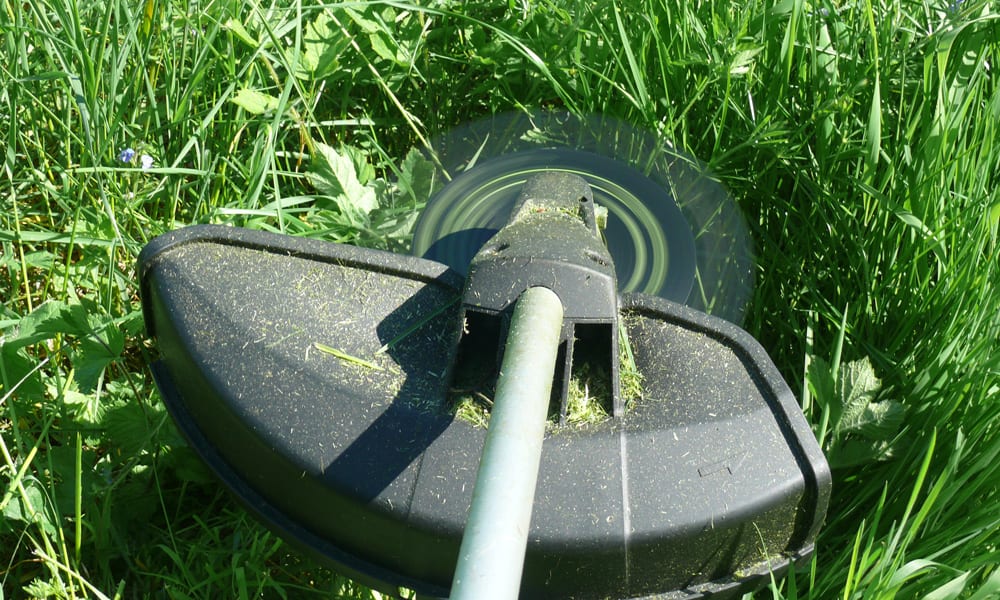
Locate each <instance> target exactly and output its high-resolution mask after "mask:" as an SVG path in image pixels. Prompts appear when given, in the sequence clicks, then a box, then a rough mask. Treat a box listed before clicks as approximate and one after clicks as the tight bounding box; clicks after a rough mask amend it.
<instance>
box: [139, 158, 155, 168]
mask: <svg viewBox="0 0 1000 600" xmlns="http://www.w3.org/2000/svg"><path fill="white" fill-rule="evenodd" d="M139 163H140V164H141V165H142V170H143V171H146V170H148V169H152V168H153V157H152V156H150V155H148V154H143V155H142V156H140V157H139Z"/></svg>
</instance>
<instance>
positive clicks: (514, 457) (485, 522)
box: [451, 287, 563, 600]
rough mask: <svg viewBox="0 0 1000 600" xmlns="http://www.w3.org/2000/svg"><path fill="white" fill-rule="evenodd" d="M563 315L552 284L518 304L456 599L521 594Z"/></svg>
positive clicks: (453, 588) (464, 541)
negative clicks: (551, 287) (519, 592)
mask: <svg viewBox="0 0 1000 600" xmlns="http://www.w3.org/2000/svg"><path fill="white" fill-rule="evenodd" d="M562 318H563V306H562V303H561V302H560V301H559V296H557V295H556V294H555V292H553V291H552V290H549V289H548V288H543V287H533V288H529V289H528V290H526V291H525V292H524V293H523V294H521V296H520V298H518V300H517V304H516V305H515V307H514V314H513V316H512V317H511V324H510V333H508V335H507V342H506V348H505V350H504V358H503V364H502V365H501V367H500V375H499V376H498V378H497V390H496V397H495V398H494V400H493V411H492V414H491V415H490V428H489V431H488V433H487V434H486V444H485V446H484V448H483V456H482V458H481V459H480V462H479V471H478V473H477V475H476V487H475V489H474V490H473V493H472V506H471V508H470V509H469V519H468V522H467V523H466V526H465V534H464V536H463V537H462V547H461V550H460V551H459V557H458V564H457V566H456V567H455V578H454V580H453V581H452V586H451V598H452V600H473V599H475V600H483V599H496V600H501V599H515V598H517V596H518V590H519V589H520V586H521V570H522V569H523V567H524V553H525V547H526V545H527V541H528V530H529V526H530V524H531V508H532V505H533V504H534V499H535V483H536V481H537V479H538V465H539V462H540V461H541V456H542V439H543V438H544V436H545V421H546V416H547V414H548V406H549V396H550V393H551V391H552V377H553V373H554V372H555V364H556V354H557V352H558V350H559V334H560V331H561V329H562Z"/></svg>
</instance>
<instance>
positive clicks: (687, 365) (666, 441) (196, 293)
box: [139, 226, 830, 598]
mask: <svg viewBox="0 0 1000 600" xmlns="http://www.w3.org/2000/svg"><path fill="white" fill-rule="evenodd" d="M139 272H140V278H141V293H142V299H143V306H144V310H145V315H146V324H147V329H148V332H149V334H150V335H151V336H152V337H154V338H155V340H156V343H157V347H158V349H159V352H160V358H159V360H158V361H157V362H156V363H155V364H154V366H153V371H154V375H155V378H156V381H157V384H158V386H159V388H160V390H161V392H162V394H163V397H164V401H165V403H166V405H167V408H168V409H169V411H170V413H171V414H172V416H173V417H174V419H175V420H176V422H177V424H178V426H179V428H180V429H181V430H182V432H183V433H184V434H185V435H186V436H187V438H188V440H189V441H190V442H191V444H192V446H193V447H194V448H195V450H196V451H197V452H199V453H200V455H201V456H202V458H203V459H204V460H205V461H206V462H207V463H208V464H209V465H210V467H211V468H212V469H213V470H214V471H215V473H216V474H217V475H218V476H219V477H220V478H221V479H222V481H223V482H224V483H225V484H226V485H227V486H228V487H229V488H230V489H231V490H232V491H233V492H234V493H235V495H236V496H237V497H239V498H240V499H241V500H242V501H243V502H244V503H245V504H246V505H247V506H248V508H249V509H250V510H251V511H252V512H254V513H256V514H257V515H258V516H259V517H260V518H261V519H262V520H263V521H264V522H265V523H267V524H268V525H269V526H270V527H271V528H273V529H275V530H276V531H277V532H279V533H280V534H281V535H282V536H283V537H285V538H286V539H289V540H290V541H292V542H294V543H295V544H297V545H298V546H300V547H302V548H305V549H307V550H309V551H310V552H312V553H313V554H314V555H316V556H318V557H320V558H321V559H323V560H325V561H327V562H328V563H330V564H332V565H333V566H334V567H335V568H337V569H339V570H341V571H342V572H345V573H346V574H348V575H350V576H352V577H354V578H357V579H359V580H362V581H365V582H368V583H370V584H372V585H374V586H377V587H382V588H383V589H386V588H388V589H390V590H391V589H393V588H395V587H396V586H406V587H409V588H411V589H414V590H417V591H418V592H421V593H424V594H428V595H437V596H445V595H447V593H448V587H449V585H450V582H451V576H452V572H453V569H454V565H455V561H456V558H457V555H458V548H459V544H460V542H461V536H462V530H463V527H464V523H465V518H466V513H467V511H468V507H469V503H470V500H471V494H472V487H473V483H474V481H475V475H476V468H477V466H478V462H479V456H480V453H481V450H482V444H483V440H484V437H485V431H484V430H482V429H476V428H473V427H472V426H471V425H469V424H467V423H465V422H462V421H457V420H454V419H453V417H452V416H451V415H450V414H449V411H448V407H447V406H446V403H447V390H448V385H449V380H450V377H451V372H450V369H451V365H452V364H453V363H454V352H455V347H456V343H457V339H458V333H459V332H460V327H461V323H459V322H458V321H459V319H458V311H459V299H460V295H461V290H462V283H463V282H462V279H461V278H460V277H459V276H457V275H456V274H455V273H454V272H452V271H450V270H448V269H447V268H446V267H444V266H443V265H440V264H438V263H434V262H431V261H427V260H423V259H419V258H414V257H409V256H400V255H395V254H389V253H385V252H379V251H373V250H363V249H359V248H354V247H350V246H343V245H337V244H330V243H324V242H318V241H315V240H306V239H300V238H291V237H286V236H278V235H273V234H265V233H259V232H251V231H246V230H238V229H233V228H226V227H212V226H202V227H193V228H189V229H184V230H180V231H177V232H174V233H171V234H168V235H165V236H162V237H160V238H157V239H156V240H154V241H153V242H152V243H150V245H149V246H147V247H146V248H145V250H144V251H143V253H142V255H141V257H140V265H139ZM621 310H622V324H623V326H625V327H626V328H627V330H628V333H629V336H630V337H631V343H632V348H633V351H634V353H635V357H636V360H637V364H638V367H639V370H640V371H641V372H642V374H643V375H644V378H645V384H644V398H643V399H642V400H640V401H639V402H637V403H636V405H635V406H634V407H633V408H632V409H631V410H630V411H629V412H627V413H626V414H625V415H624V416H623V417H621V418H619V419H614V420H610V421H608V422H606V423H604V424H601V425H598V426H593V427H590V428H587V429H576V428H569V427H566V428H561V429H560V428H556V429H555V430H553V431H552V432H551V433H550V434H548V435H547V437H546V440H545V445H544V449H543V456H542V465H541V470H540V473H539V481H538V486H537V491H536V498H535V508H534V513H533V517H532V531H531V534H530V536H529V544H528V549H527V556H526V559H525V570H524V576H523V579H522V597H525V598H543V597H551V598H605V597H640V596H647V595H652V594H663V593H665V594H666V596H665V597H668V598H671V597H676V598H692V597H701V596H705V595H713V594H723V595H728V594H730V593H732V594H736V593H740V592H742V591H744V590H746V589H748V588H749V587H751V586H754V585H759V584H760V583H763V582H764V581H765V577H766V576H767V573H768V572H769V571H768V570H769V568H770V569H773V570H774V571H776V572H781V571H783V570H784V569H785V568H786V567H787V566H788V564H789V562H790V561H792V560H797V559H800V558H802V557H805V556H807V555H808V554H809V553H811V551H812V544H813V541H814V539H815V536H816V533H817V531H818V528H819V526H820V524H821V522H822V520H823V518H824V515H825V512H826V507H827V502H828V499H829V492H830V473H829V470H828V467H827V465H826V462H825V460H824V459H823V456H822V454H821V452H820V450H819V447H818V446H817V444H816V442H815V439H814V437H813V434H812V432H811V431H810V429H809V427H808V424H807V423H806V421H805V419H804V418H803V416H802V414H801V412H800V410H799V408H798V406H797V404H796V401H795V398H794V397H793V395H792V393H791V392H790V390H789V389H788V387H787V385H786V384H785V383H784V382H783V381H782V379H781V377H780V376H779V374H778V372H777V370H776V369H775V368H774V366H773V365H772V364H771V362H770V360H769V359H768V357H767V356H766V354H765V353H764V351H763V349H762V348H761V347H760V346H759V344H757V342H756V341H754V340H753V339H752V338H751V337H750V336H749V335H748V334H746V333H745V332H743V331H742V330H740V329H738V328H737V327H735V326H733V325H731V324H729V323H727V322H725V321H722V320H719V319H715V318H712V317H708V316H706V315H703V314H701V313H697V312H695V311H692V310H690V309H687V308H685V307H682V306H679V305H676V304H673V303H670V302H667V301H665V300H661V299H658V298H653V297H649V296H643V295H627V296H625V297H623V298H622V304H621Z"/></svg>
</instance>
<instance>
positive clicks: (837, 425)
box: [0, 0, 1000, 600]
mask: <svg viewBox="0 0 1000 600" xmlns="http://www.w3.org/2000/svg"><path fill="white" fill-rule="evenodd" d="M998 68H1000V19H998V13H997V12H996V8H995V6H994V5H993V3H990V2H988V1H986V0H964V1H957V0H956V1H955V2H953V3H951V4H949V3H947V2H945V1H943V0H941V1H936V2H931V1H929V0H922V1H916V0H908V1H904V2H898V3H878V2H873V1H872V0H860V1H858V2H853V3H852V2H820V3H815V4H813V3H808V2H806V1H805V0H782V1H776V2H763V1H759V0H751V1H750V2H746V3H733V2H711V1H704V2H683V1H681V0H633V1H631V2H623V1H617V2H586V1H583V0H550V1H545V2H539V3H528V2H525V1H520V2H519V1H515V0H511V1H510V2H508V3H496V2H494V3H481V4H477V3H460V2H449V1H438V2H433V3H430V2H429V3H427V4H425V5H419V6H418V5H413V4H409V3H406V2H384V3H377V4H366V3H344V4H338V3H332V4H326V5H322V6H321V5H319V4H314V3H311V2H304V1H301V0H300V1H296V0H263V2H257V1H247V2H244V1H237V0H215V1H210V0H206V1H193V0H192V1H182V0H143V1H141V2H126V1H124V0H107V1H100V2H98V1H95V0H75V1H74V0H25V1H23V2H12V1H10V0H6V1H5V2H4V3H3V4H2V5H0V136H2V141H0V151H2V154H3V157H2V160H3V170H2V172H0V202H2V204H0V206H2V210H0V298H2V299H3V308H2V311H3V312H2V314H0V329H2V336H3V337H2V342H0V345H2V348H0V385H2V389H0V441H2V445H0V494H2V496H0V514H2V517H0V548H4V549H6V550H7V551H6V552H4V553H3V554H2V556H0V590H2V592H3V594H2V596H3V597H7V596H10V597H23V596H28V597H52V598H72V597H94V598H101V597H109V598H111V597H121V598H132V597H147V596H152V597H168V598H188V597H191V598H210V597H212V598H214V597H240V598H248V597H251V596H260V595H263V596H266V597H301V596H304V595H308V594H312V595H315V596H320V597H325V596H330V595H334V596H337V595H340V596H344V597H360V598H367V597H375V596H376V595H375V594H374V593H373V592H370V591H368V590H366V589H365V588H363V587H361V586H357V585H354V584H352V583H351V582H349V581H347V580H345V579H343V578H342V577H340V576H338V575H336V574H333V573H330V572H329V571H327V570H325V569H322V568H320V567H318V566H316V565H314V564H312V563H310V562H308V561H306V560H305V559H301V558H298V557H297V555H296V554H295V553H293V552H292V551H291V550H289V549H287V548H286V546H285V545H283V544H282V543H281V542H280V541H279V540H278V539H276V538H275V537H274V536H272V535H271V534H269V533H267V532H265V531H264V530H263V529H262V528H261V527H260V526H258V525H256V524H255V523H253V522H252V521H250V520H248V518H247V517H246V515H245V514H244V513H243V512H242V511H241V510H240V509H238V508H237V507H236V506H235V505H234V504H233V502H232V500H231V499H230V498H229V497H228V496H227V495H225V494H224V493H222V492H220V491H219V486H217V485H216V484H215V483H214V482H213V481H212V480H211V479H210V477H209V476H208V475H207V473H206V472H205V471H204V469H203V468H202V467H201V466H200V465H199V463H198V462H197V460H196V459H195V457H194V456H193V455H192V453H191V451H190V450H188V449H187V448H186V446H185V445H184V443H183V441H182V440H181V438H180V437H179V436H178V434H177V432H176V431H175V430H174V428H173V426H172V424H171V422H170V420H169V418H168V417H167V415H166V414H165V412H164V409H163V406H162V403H161V401H160V399H159V397H158V395H157V392H156V391H155V388H154V386H153V384H152V380H151V378H150V375H149V373H148V370H147V369H146V362H147V361H148V359H149V358H150V355H151V348H150V347H149V346H148V344H147V343H146V342H145V341H144V336H143V329H142V320H141V313H140V312H139V304H138V298H137V294H136V287H135V272H134V264H135V259H136V256H137V253H138V251H139V249H140V248H141V247H142V245H143V244H144V243H145V242H146V241H148V240H149V239H150V238H152V237H153V236H155V235H156V234H159V233H161V232H164V231H167V230H170V229H174V228H176V227H180V226H183V225H186V224H190V223H204V222H215V223H228V224H233V225H239V226H245V227H252V228H257V229H267V230H273V231H281V232H285V233H289V234H293V235H307V236H312V237H317V238H322V239H326V240H333V241H338V242H350V243H358V244H364V245H369V246H376V247H383V248H390V249H399V248H403V247H405V244H406V233H407V231H408V226H409V225H410V224H411V223H412V215H413V214H414V212H415V211H418V210H419V209H420V208H421V205H422V202H423V201H424V200H425V199H426V194H427V191H428V190H429V189H431V188H432V187H433V186H434V185H436V183H433V182H430V181H428V179H427V176H426V173H427V171H426V170H425V169H424V167H422V166H421V165H420V164H419V161H416V160H415V159H414V158H413V157H412V156H411V157H410V158H409V159H407V156H408V152H409V149H410V148H413V147H420V146H421V145H422V144H423V143H424V142H425V140H427V139H429V138H430V137H432V136H434V135H435V134H439V133H441V132H444V131H446V130H447V128H449V127H451V126H454V125H456V124H459V123H462V122H466V121H468V120H470V119H473V118H475V117H478V116H482V115H487V114H490V113H493V112H497V111H505V110H510V109H516V108H518V107H521V106H524V107H531V108H538V107H554V108H564V109H569V110H572V111H576V112H601V113H606V114H610V115H614V116H617V117H620V118H623V119H626V120H628V121H630V122H633V123H635V124H637V125H639V126H641V127H644V128H648V129H651V130H654V131H658V132H660V133H661V134H662V135H663V136H665V137H667V138H669V139H671V140H673V142H674V143H675V145H676V146H678V147H679V148H681V149H683V150H685V151H687V152H690V153H691V154H693V155H694V156H697V157H698V158H700V159H701V160H703V161H705V162H706V163H707V164H708V165H709V167H710V168H711V169H712V171H713V172H714V174H715V175H716V176H717V177H718V179H719V180H720V181H721V182H723V183H724V184H725V186H726V187H727V188H728V189H729V190H730V192H731V193H732V194H733V196H734V197H735V198H736V200H737V202H738V203H739V205H740V206H741V207H742V209H743V210H744V211H745V213H746V215H747V216H748V219H749V221H750V226H751V231H752V234H753V237H754V239H755V243H756V258H757V265H758V268H757V287H756V290H755V296H754V298H753V301H752V304H751V307H750V309H749V311H748V318H747V322H746V324H745V326H746V328H747V329H748V330H749V331H750V332H751V333H752V334H753V335H754V336H756V337H757V338H758V339H760V340H761V341H762V343H763V344H764V346H765V347H766V349H767V350H768V352H769V353H770V354H771V356H772V357H773V358H774V360H775V362H776V364H777V365H778V367H779V369H780V370H781V372H782V373H783V375H784V377H785V378H786V379H787V380H788V382H789V383H790V385H791V386H792V387H793V389H794V390H795V391H796V392H797V393H798V394H799V396H800V398H801V401H802V405H803V408H804V410H805V413H806V415H807V417H808V418H809V420H810V421H811V422H812V423H813V424H814V427H815V431H816V432H817V436H818V437H819V438H820V440H821V442H822V444H823V446H824V448H826V449H827V451H828V454H829V456H830V459H831V463H833V464H834V465H835V466H836V468H835V470H834V497H833V501H832V505H831V509H830V514H829V517H828V519H827V525H826V527H825V528H824V530H823V532H822V534H821V536H820V539H819V541H818V544H817V546H818V550H817V553H816V556H815V559H814V560H813V561H812V563H811V564H808V565H805V566H804V567H803V568H800V571H799V572H798V573H796V574H795V576H794V577H791V578H789V579H787V580H785V581H783V582H777V583H776V584H775V586H774V589H773V590H772V591H771V592H767V591H765V592H762V593H761V594H760V596H761V597H766V596H767V595H768V594H769V593H773V594H774V595H777V596H780V597H785V598H799V597H803V598H806V597H807V598H843V599H844V600H848V599H851V598H890V597H899V598H915V597H920V596H923V595H928V597H932V598H956V597H969V598H976V599H977V600H978V599H982V598H987V597H995V596H996V595H997V594H998V593H1000V569H998V568H997V565H998V563H1000V548H998V544H1000V513H998V511H997V509H996V506H997V504H998V500H1000V497H998V496H1000V494H998V483H1000V466H998V465H1000V460H998V459H1000V352H998V347H1000V320H998V319H1000V317H998V315H1000V289H998V281H1000V279H998V277H1000V273H998V271H1000V260H998V251H997V235H998V229H1000V192H998V189H1000V141H998V134H1000V85H998V81H997V79H998V72H997V69H998ZM129 147H131V148H134V149H135V150H136V151H137V154H147V155H149V156H150V157H152V159H153V161H154V164H153V167H152V168H151V169H148V170H143V169H142V168H141V167H140V163H139V162H138V160H139V159H138V156H137V157H136V158H135V159H134V160H133V162H131V163H129V164H123V163H122V162H120V161H119V160H118V155H119V153H120V151H122V150H123V149H125V148H129ZM331 165H333V166H335V167H338V169H336V170H334V171H332V173H333V175H332V176H331V171H330V170H329V169H330V167H331ZM324 169H326V170H324ZM338 174H339V175H338ZM438 183H439V182H438Z"/></svg>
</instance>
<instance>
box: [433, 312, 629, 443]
mask: <svg viewBox="0 0 1000 600" xmlns="http://www.w3.org/2000/svg"><path fill="white" fill-rule="evenodd" d="M618 332H619V333H618V361H619V371H618V373H619V378H620V381H619V385H620V388H621V389H620V393H621V396H622V399H623V400H624V408H625V411H626V412H627V411H628V410H629V409H630V408H631V407H632V406H633V405H634V404H635V402H636V401H637V400H638V399H640V398H641V397H642V379H643V378H642V373H641V372H640V371H639V368H638V367H637V366H636V363H635V356H634V355H633V353H632V345H631V343H630V342H629V338H628V332H627V328H626V327H625V326H624V324H622V326H620V327H619V328H618ZM491 393H492V392H491ZM612 394H613V390H612V384H611V369H610V365H601V364H596V363H595V362H594V361H586V360H584V361H579V362H574V364H573V372H572V374H571V375H570V381H569V389H568V393H567V397H566V424H565V425H566V426H570V427H586V426H588V425H597V424H599V423H602V422H604V421H606V420H608V419H610V418H611V406H612V405H613V398H612ZM449 405H450V406H451V411H452V413H453V414H454V415H455V418H457V419H459V420H461V421H465V422H466V423H469V424H470V425H472V426H473V427H481V428H484V429H485V428H487V427H488V426H489V422H490V410H491V409H492V408H493V399H492V398H491V397H490V396H488V395H487V394H486V393H484V391H481V390H469V389H468V388H460V389H457V390H453V392H452V396H451V402H450V403H449ZM559 408H560V407H559V406H558V404H557V403H555V404H554V406H553V409H552V410H550V411H549V422H548V425H547V427H548V429H550V430H551V429H555V428H556V427H559V420H560V418H559V417H560V415H559Z"/></svg>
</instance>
